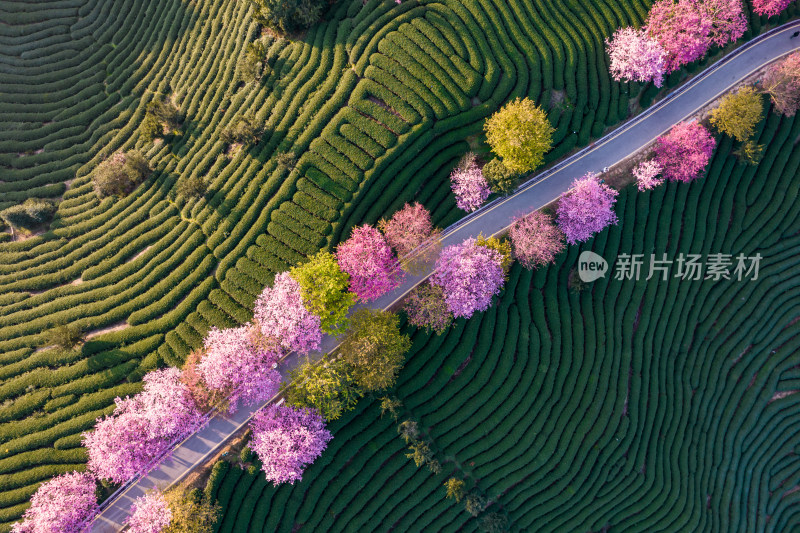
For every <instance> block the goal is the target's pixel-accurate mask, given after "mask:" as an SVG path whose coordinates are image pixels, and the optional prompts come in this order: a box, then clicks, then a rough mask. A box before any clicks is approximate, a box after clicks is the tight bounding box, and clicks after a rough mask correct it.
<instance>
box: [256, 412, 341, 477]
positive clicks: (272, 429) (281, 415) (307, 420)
mask: <svg viewBox="0 0 800 533" xmlns="http://www.w3.org/2000/svg"><path fill="white" fill-rule="evenodd" d="M250 429H251V430H252V431H253V438H252V441H251V442H250V448H251V449H252V450H253V451H254V452H255V453H256V455H257V456H258V459H259V460H260V461H261V464H262V470H264V473H265V474H266V477H267V480H269V481H271V482H272V483H274V484H275V485H279V484H281V483H287V482H288V483H294V482H295V481H299V480H300V479H301V478H302V476H303V470H305V468H306V466H307V465H309V464H311V463H313V462H314V460H315V459H316V458H317V457H319V456H320V455H321V454H322V452H323V450H325V448H326V447H327V445H328V442H329V441H330V440H331V439H332V438H333V436H332V435H331V433H330V431H328V430H327V429H326V428H325V420H324V419H323V418H322V417H321V416H320V415H319V413H318V412H317V411H316V410H315V409H307V408H303V409H298V408H295V407H289V406H286V405H274V404H270V405H268V406H267V407H265V408H264V409H261V410H260V411H258V412H257V413H256V414H255V416H253V420H252V421H251V422H250Z"/></svg>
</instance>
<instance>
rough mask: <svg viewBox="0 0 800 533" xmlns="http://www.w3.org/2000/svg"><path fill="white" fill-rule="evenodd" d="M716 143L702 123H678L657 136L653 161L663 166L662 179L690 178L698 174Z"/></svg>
mask: <svg viewBox="0 0 800 533" xmlns="http://www.w3.org/2000/svg"><path fill="white" fill-rule="evenodd" d="M716 144H717V142H716V140H714V137H712V136H711V133H710V132H709V131H708V130H707V129H706V128H705V127H703V126H702V125H701V124H698V123H697V122H680V123H678V124H676V125H675V126H673V127H672V129H671V130H670V131H669V133H667V134H666V135H662V136H661V137H659V138H658V139H656V146H655V154H656V157H655V161H656V163H657V164H659V165H660V166H661V168H662V169H663V170H662V174H663V176H664V178H666V179H668V180H672V181H683V182H687V181H692V180H694V179H697V178H698V177H700V174H701V173H702V172H703V169H704V168H705V167H706V165H707V164H708V161H709V160H710V159H711V154H713V153H714V147H715V146H716Z"/></svg>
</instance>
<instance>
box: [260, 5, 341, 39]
mask: <svg viewBox="0 0 800 533" xmlns="http://www.w3.org/2000/svg"><path fill="white" fill-rule="evenodd" d="M253 4H254V7H255V15H254V16H255V19H256V20H257V21H258V22H260V23H261V24H264V25H265V26H267V27H268V28H271V29H273V30H275V31H276V32H278V33H291V32H293V31H297V30H301V29H305V28H308V27H309V26H311V25H312V24H314V23H315V22H317V21H318V20H319V18H320V17H321V16H322V12H323V10H324V8H325V4H326V2H325V1H324V0H253Z"/></svg>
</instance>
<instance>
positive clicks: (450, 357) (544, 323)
mask: <svg viewBox="0 0 800 533" xmlns="http://www.w3.org/2000/svg"><path fill="white" fill-rule="evenodd" d="M762 126H763V130H762V131H761V133H760V140H759V142H760V143H762V144H765V145H767V146H768V148H767V152H766V154H765V157H764V159H763V163H762V164H761V165H760V166H758V167H749V166H745V165H744V164H741V163H737V161H736V159H735V157H733V156H732V155H731V148H732V146H731V143H730V141H729V140H727V139H724V140H722V142H721V145H720V147H719V149H718V150H717V153H716V155H715V157H714V160H713V162H712V164H711V166H710V170H709V173H708V176H707V177H706V178H704V179H701V180H699V181H697V182H695V183H693V184H691V185H685V184H680V185H676V184H674V183H672V184H669V185H668V186H663V187H660V188H658V189H656V190H655V191H653V192H648V193H638V192H635V191H634V190H633V188H632V187H629V188H628V189H626V190H625V191H623V193H622V194H620V197H619V201H618V205H617V209H616V211H617V213H618V214H619V215H620V224H619V225H618V226H616V227H613V228H611V229H610V230H609V231H605V232H603V233H602V234H600V235H599V236H598V237H597V238H595V239H594V240H593V241H590V242H588V243H586V244H585V245H584V246H582V247H580V248H578V247H570V249H569V252H568V253H565V254H562V256H561V257H560V259H559V261H558V263H557V264H556V265H554V266H552V267H550V268H547V269H544V270H541V271H539V272H537V273H535V274H532V273H530V272H528V271H525V270H522V269H520V268H519V267H514V269H513V270H512V272H511V276H510V280H509V283H508V286H507V289H506V291H505V293H504V294H503V296H502V297H501V301H500V303H499V304H498V305H496V306H495V307H493V308H492V309H490V310H489V311H488V312H486V313H483V314H482V315H481V316H476V317H473V319H471V320H470V321H468V322H464V321H463V320H461V321H459V322H458V324H457V327H456V328H455V329H453V330H452V331H450V332H448V333H447V334H446V335H444V336H442V337H437V336H430V335H425V334H422V333H420V332H415V333H414V348H413V353H412V355H411V356H410V358H409V360H408V362H407V364H406V367H405V369H404V370H403V372H402V374H401V376H400V379H399V381H398V386H397V390H396V394H397V396H398V397H399V398H400V399H401V400H402V402H403V403H404V407H405V410H404V412H403V413H402V414H401V415H400V418H399V420H401V421H402V420H404V419H406V418H412V419H415V420H418V421H419V423H420V427H424V429H425V431H427V432H428V435H429V436H430V438H431V439H432V441H433V443H434V448H435V452H436V458H437V459H438V460H439V461H441V462H442V463H443V468H442V473H441V474H440V475H433V474H431V473H430V472H429V471H428V469H427V468H424V467H423V468H419V469H418V468H416V467H415V466H414V464H413V462H412V461H411V460H409V459H407V458H406V457H405V455H404V454H405V452H406V451H407V450H406V448H405V445H404V444H403V441H402V440H401V439H400V438H399V437H398V435H397V431H396V424H395V422H393V420H392V419H391V417H388V416H385V417H383V418H381V417H380V409H379V407H378V402H376V401H363V402H362V403H361V404H360V405H359V407H358V409H357V410H356V411H355V412H353V413H352V414H350V415H349V416H347V417H346V418H345V419H343V420H340V421H338V423H335V424H333V425H332V429H333V431H334V435H335V438H334V440H333V441H332V442H331V444H330V447H329V449H328V450H326V452H325V453H324V454H323V456H322V457H321V458H320V460H318V461H317V462H316V463H315V464H314V465H313V466H311V467H310V468H309V469H308V470H307V472H306V474H305V475H304V480H303V481H302V482H300V483H298V484H296V485H295V486H283V487H281V488H279V489H275V488H273V487H272V486H271V485H268V484H267V482H266V481H265V480H264V477H263V474H260V473H255V474H248V473H246V472H243V471H242V470H241V469H239V468H238V467H231V468H229V469H228V470H227V472H226V471H225V469H224V468H223V469H221V470H220V466H223V465H222V463H220V465H219V466H217V467H216V468H217V469H218V470H220V471H219V472H218V474H217V476H216V481H215V482H214V483H212V485H210V486H209V487H208V489H207V490H210V491H211V492H213V493H214V494H216V496H217V497H218V498H219V501H220V503H221V504H222V506H223V507H224V508H225V514H224V517H223V519H222V521H221V523H220V528H219V531H222V532H232V531H235V532H244V531H247V532H261V531H265V532H266V531H387V530H389V529H391V530H392V531H461V530H463V531H474V530H477V529H478V520H476V519H472V518H471V517H470V515H469V514H468V513H467V512H465V511H464V507H463V502H462V503H460V504H456V503H455V502H453V501H452V500H448V499H446V498H445V489H444V487H443V486H442V484H443V483H444V481H445V480H446V479H447V478H448V477H450V476H451V475H455V476H457V477H462V478H465V479H466V480H467V486H468V487H470V486H471V485H472V484H477V486H478V487H479V489H480V490H481V491H482V492H483V493H485V494H486V495H487V496H489V497H490V498H491V499H492V500H494V501H495V503H494V505H493V507H492V508H490V509H489V510H488V511H489V512H491V511H499V512H500V513H502V514H505V515H507V516H508V518H509V519H510V522H511V530H512V531H725V532H730V531H760V532H761V531H763V532H768V531H774V532H786V531H798V516H800V514H799V513H800V489H799V488H798V487H800V468H799V465H798V460H797V458H798V453H800V447H798V446H799V445H800V444H799V442H798V439H797V431H798V427H800V426H798V424H800V394H798V393H799V392H800V381H799V379H800V323H798V319H800V259H799V258H800V204H798V203H797V201H796V199H797V195H798V193H800V172H799V171H798V170H799V169H800V146H798V138H800V119H797V118H795V119H781V118H780V117H778V116H776V115H770V116H769V118H768V119H767V120H766V121H765V124H762ZM583 249H592V250H594V251H595V252H597V253H599V254H600V255H602V256H603V257H605V258H607V259H609V260H610V261H613V260H614V259H615V258H616V256H617V255H618V254H621V253H628V254H634V253H641V254H645V267H644V268H643V271H642V273H643V275H642V279H641V280H640V281H638V282H636V281H633V280H624V281H620V280H616V279H613V278H614V276H610V277H611V278H612V279H607V280H598V281H596V282H594V283H593V284H592V285H590V287H589V288H588V289H586V290H584V291H583V292H581V293H580V294H575V293H573V292H570V291H569V290H568V289H567V278H568V276H569V271H570V270H571V269H572V268H573V267H575V266H576V265H577V258H578V253H579V252H580V251H581V250H583ZM651 253H655V254H656V255H657V258H658V259H660V258H661V254H662V253H666V254H667V258H668V259H670V260H673V261H674V260H676V259H677V257H678V254H680V253H684V254H688V253H697V254H702V255H703V257H704V259H703V260H704V261H705V258H706V257H707V256H708V254H714V253H731V254H734V255H736V254H739V253H744V254H745V255H746V256H754V255H755V254H756V253H760V254H761V255H762V256H763V259H762V260H761V262H760V271H759V274H758V279H757V280H755V281H752V280H749V281H747V280H743V281H736V280H735V276H734V279H732V280H725V279H721V280H720V281H713V280H706V281H691V280H682V279H680V278H679V279H675V278H674V277H672V276H674V274H675V273H676V272H677V263H675V264H673V265H672V267H671V268H672V270H671V277H670V279H669V280H668V281H662V280H661V279H659V278H660V275H659V274H658V273H656V275H655V277H654V279H652V280H650V281H645V280H644V278H645V277H646V276H647V268H648V267H647V264H648V262H649V256H650V254H651ZM731 268H733V267H731ZM612 269H613V265H612ZM751 277H752V274H751Z"/></svg>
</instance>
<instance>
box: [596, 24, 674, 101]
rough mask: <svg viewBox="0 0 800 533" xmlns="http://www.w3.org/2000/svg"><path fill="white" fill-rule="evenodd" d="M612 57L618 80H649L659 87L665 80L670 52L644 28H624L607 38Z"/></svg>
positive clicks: (611, 67)
mask: <svg viewBox="0 0 800 533" xmlns="http://www.w3.org/2000/svg"><path fill="white" fill-rule="evenodd" d="M606 50H607V51H608V55H609V57H610V58H611V65H610V67H609V70H610V71H611V76H612V77H613V78H614V79H615V80H617V81H622V80H629V81H640V82H648V81H652V82H653V85H655V86H656V87H661V86H662V85H663V83H664V73H665V72H666V69H667V66H666V55H667V52H666V50H664V48H663V47H662V46H661V44H660V43H659V42H658V41H657V40H656V39H653V38H652V37H650V36H649V35H648V34H647V31H645V30H644V29H640V30H637V29H636V28H631V27H628V28H620V29H619V30H617V32H616V33H614V36H613V37H612V39H611V40H608V39H606Z"/></svg>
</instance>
